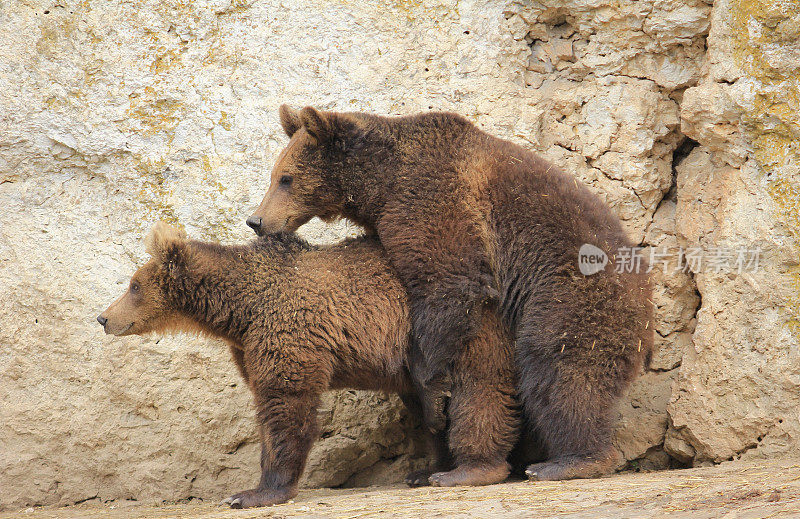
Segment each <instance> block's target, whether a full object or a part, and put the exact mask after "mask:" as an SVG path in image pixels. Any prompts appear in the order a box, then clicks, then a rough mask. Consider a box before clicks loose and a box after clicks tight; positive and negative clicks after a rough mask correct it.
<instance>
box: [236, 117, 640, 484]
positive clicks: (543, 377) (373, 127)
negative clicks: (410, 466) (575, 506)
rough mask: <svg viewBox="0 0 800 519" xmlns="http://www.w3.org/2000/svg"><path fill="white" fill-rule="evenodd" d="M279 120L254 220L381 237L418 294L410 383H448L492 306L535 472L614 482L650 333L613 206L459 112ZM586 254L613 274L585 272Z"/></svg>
mask: <svg viewBox="0 0 800 519" xmlns="http://www.w3.org/2000/svg"><path fill="white" fill-rule="evenodd" d="M280 118H281V124H282V125H283V128H284V130H285V131H286V133H287V135H289V137H291V139H290V141H289V145H288V146H287V148H286V149H285V150H284V151H283V152H282V153H281V155H280V156H279V158H278V161H277V163H276V164H275V166H274V169H273V172H272V180H271V184H270V187H269V190H268V191H267V193H266V195H265V196H264V200H263V201H262V203H261V205H260V207H259V208H258V210H257V211H256V212H255V214H254V215H253V216H251V217H250V218H248V221H247V223H248V225H250V226H251V227H252V228H253V229H254V230H255V231H256V232H257V233H259V234H263V233H265V232H273V231H280V230H283V231H294V230H295V229H297V228H298V227H299V226H300V225H302V224H303V223H305V222H307V221H308V220H309V219H310V218H312V217H313V216H319V217H321V218H322V219H324V220H330V219H333V218H336V217H346V218H349V219H350V220H352V221H354V222H356V223H358V224H360V225H362V226H364V227H365V228H366V229H367V231H368V232H370V233H376V234H377V235H378V237H379V238H380V241H381V243H382V244H383V246H384V247H385V249H386V253H387V255H388V257H389V260H390V262H391V264H392V265H393V266H394V268H395V269H396V271H397V273H398V274H399V276H400V279H401V280H402V282H403V284H404V285H405V288H406V289H407V290H408V294H409V298H410V302H411V316H412V323H413V330H414V334H415V339H416V340H417V341H418V344H419V348H420V350H421V352H422V354H423V355H422V359H423V362H419V363H415V364H414V365H413V366H412V368H413V369H412V375H413V376H414V377H415V379H416V380H417V381H418V382H419V383H422V384H425V383H427V382H430V381H432V380H433V381H436V380H438V379H439V378H440V377H441V376H442V374H446V373H447V372H448V370H449V369H450V365H451V364H452V363H453V360H454V359H456V358H458V356H459V355H460V354H461V353H462V352H463V351H464V350H465V348H467V349H468V348H469V344H470V343H471V341H473V340H475V337H476V334H477V332H478V330H480V329H481V322H482V316H483V315H485V313H487V312H491V311H493V310H492V308H494V307H495V306H494V305H495V304H496V305H497V307H498V312H499V313H500V315H501V316H502V318H503V320H504V323H505V324H506V325H507V326H508V327H509V329H510V331H511V335H512V337H513V340H514V342H515V347H516V356H517V360H516V363H517V366H518V370H519V385H518V392H519V395H520V398H521V400H522V404H523V408H524V409H523V410H524V418H525V421H526V424H527V433H528V436H529V437H530V438H532V439H533V440H534V441H535V445H536V447H537V448H538V449H539V450H540V451H543V458H544V459H545V460H546V461H545V462H543V463H537V464H534V465H531V466H529V467H528V469H527V473H528V475H529V476H530V477H531V478H536V479H565V478H578V477H593V476H597V475H600V474H603V473H607V472H610V471H612V470H613V469H614V468H615V467H616V465H617V464H618V463H619V455H618V454H617V452H616V451H615V450H614V449H613V448H612V447H611V444H610V434H611V423H610V416H611V413H612V407H613V405H614V403H615V402H616V400H617V399H618V398H619V397H620V396H621V394H622V393H623V391H624V390H625V388H626V387H627V386H628V385H629V383H630V382H631V380H632V379H633V378H634V377H635V376H636V374H637V372H638V371H639V369H640V368H641V366H642V363H643V362H644V361H645V360H647V359H649V356H650V353H651V350H652V344H653V337H652V329H651V327H650V321H651V319H652V308H651V304H650V303H649V298H650V294H651V288H650V284H649V279H648V276H647V274H646V273H645V271H644V270H643V269H639V270H635V269H633V271H630V272H628V271H625V269H623V271H621V272H618V271H617V269H615V268H614V255H615V254H616V253H617V251H618V250H620V249H623V248H627V249H628V250H630V247H631V243H630V242H629V240H628V238H627V237H626V235H625V233H624V231H623V230H622V227H621V225H620V222H619V220H618V219H617V218H616V217H615V216H614V215H613V214H612V212H611V210H610V209H609V208H608V207H607V206H606V205H605V204H604V203H603V202H602V201H601V200H600V199H599V198H598V197H597V196H595V195H594V194H592V193H591V192H590V191H589V190H588V189H587V188H585V187H584V186H583V185H581V184H579V183H578V182H577V181H576V180H575V179H574V178H572V177H570V176H567V175H566V174H565V173H563V172H561V171H560V170H559V169H558V168H556V167H554V166H553V165H551V164H549V163H547V162H546V161H544V160H543V159H541V158H539V157H537V156H536V155H534V154H533V153H530V152H528V151H526V150H525V149H523V148H521V147H519V146H517V145H515V144H512V143H510V142H508V141H504V140H501V139H498V138H495V137H493V136H491V135H489V134H487V133H485V132H483V131H481V130H479V129H478V128H476V127H475V126H474V125H473V124H471V123H470V122H469V121H467V120H466V119H464V118H462V117H460V116H458V115H455V114H450V113H426V114H420V115H414V116H407V117H396V118H387V117H380V116H375V115H368V114H360V113H334V112H322V111H318V110H316V109H314V108H311V107H306V108H304V109H303V110H301V111H295V110H292V109H291V108H288V107H286V106H282V107H281V110H280ZM583 244H591V245H594V246H595V247H599V248H600V249H602V250H603V251H604V252H605V254H607V255H608V256H609V257H610V258H611V264H610V265H608V266H606V268H605V269H603V270H601V271H600V272H597V273H594V274H593V275H583V274H581V273H580V272H579V268H578V251H579V249H580V248H581V246H582V245H583ZM480 382H481V383H488V381H480ZM455 391H457V388H454V395H455ZM482 434H486V433H485V432H484V431H479V430H476V431H475V432H474V435H475V436H476V437H479V436H480V435H482ZM499 447H501V446H499ZM504 454H505V453H503V452H499V451H498V452H496V453H489V455H488V456H487V457H486V458H485V459H478V460H476V459H459V458H458V456H456V462H457V464H458V466H459V467H458V468H457V469H456V470H454V471H452V472H451V473H447V474H445V475H443V476H442V475H439V476H438V477H437V478H436V479H435V481H434V480H432V482H433V483H435V484H440V485H460V484H473V483H474V482H476V481H477V482H482V483H487V482H492V481H491V479H492V478H491V476H489V475H487V476H486V477H483V478H481V477H479V476H478V475H477V473H476V471H480V470H481V467H492V466H495V464H496V462H495V461H494V460H497V459H502V458H503V457H504Z"/></svg>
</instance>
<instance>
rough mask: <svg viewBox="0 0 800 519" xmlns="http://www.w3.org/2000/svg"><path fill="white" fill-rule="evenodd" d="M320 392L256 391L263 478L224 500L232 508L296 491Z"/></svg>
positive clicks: (279, 498)
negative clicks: (263, 392) (255, 485)
mask: <svg viewBox="0 0 800 519" xmlns="http://www.w3.org/2000/svg"><path fill="white" fill-rule="evenodd" d="M318 405H319V395H317V394H314V393H311V394H305V393H291V394H287V393H278V392H270V393H267V394H261V395H257V397H256V406H257V408H258V414H257V417H258V422H259V429H260V433H261V480H260V481H259V483H258V486H257V487H256V488H253V489H251V490H245V491H244V492H239V493H238V494H234V495H232V496H231V497H229V498H227V499H225V500H224V501H223V503H226V504H228V505H230V507H231V508H250V507H254V506H269V505H275V504H280V503H285V502H286V501H288V500H290V499H292V498H293V497H294V496H296V495H297V483H298V481H299V479H300V475H301V474H302V473H303V468H305V464H306V460H307V458H308V452H309V450H311V446H312V444H313V443H314V440H315V439H316V437H317V420H316V418H317V416H316V414H317V406H318Z"/></svg>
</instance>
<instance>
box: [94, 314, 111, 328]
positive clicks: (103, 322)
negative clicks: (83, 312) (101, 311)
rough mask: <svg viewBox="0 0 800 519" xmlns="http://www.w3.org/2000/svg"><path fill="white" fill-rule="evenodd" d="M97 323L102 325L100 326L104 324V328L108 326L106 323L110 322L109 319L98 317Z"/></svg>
mask: <svg viewBox="0 0 800 519" xmlns="http://www.w3.org/2000/svg"><path fill="white" fill-rule="evenodd" d="M97 322H98V323H100V324H102V325H103V326H105V325H106V323H107V322H108V319H106V318H105V317H103V316H102V315H98V316H97Z"/></svg>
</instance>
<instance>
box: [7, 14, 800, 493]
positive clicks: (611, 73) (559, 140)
mask: <svg viewBox="0 0 800 519" xmlns="http://www.w3.org/2000/svg"><path fill="white" fill-rule="evenodd" d="M799 16H800V14H798V10H797V8H796V6H795V4H793V3H791V2H768V1H767V0H758V1H753V2H744V3H737V2H733V1H731V0H717V1H716V2H715V3H714V5H713V6H712V5H711V3H710V2H704V1H699V0H690V1H687V0H640V1H633V0H623V1H619V2H610V1H605V0H566V1H561V0H559V1H555V0H543V1H539V2H535V3H525V4H524V5H521V4H520V3H517V2H511V1H507V2H506V1H500V2H497V1H489V0H471V1H468V2H459V3H458V5H457V7H456V6H455V4H452V3H450V2H443V1H441V0H423V1H422V2H378V1H358V2H347V3H343V2H311V1H310V0H308V1H306V0H302V1H298V2H282V1H277V0H264V1H258V2H256V1H250V0H232V1H231V0H217V1H203V0H200V1H193V2H188V1H180V0H158V1H156V0H149V1H142V2H136V3H130V2H116V1H112V2H104V3H100V2H91V1H88V2H87V1H81V2H78V1H77V0H67V1H63V2H59V3H57V4H53V3H51V2H44V1H37V0H31V1H27V2H14V1H9V0H0V30H2V33H3V35H4V37H3V45H1V46H0V207H2V216H0V218H1V220H0V380H2V384H0V402H2V406H1V407H0V488H1V489H2V492H0V507H14V508H17V507H23V506H28V505H31V504H68V503H74V502H76V501H81V500H85V499H90V498H93V497H97V498H99V499H102V500H109V499H140V500H145V499H148V500H153V499H157V500H180V499H188V498H190V497H199V498H203V499H207V500H216V499H220V498H222V497H225V496H226V495H228V494H229V493H231V492H233V491H238V490H241V489H243V488H249V487H251V486H252V485H253V484H254V483H255V481H256V479H257V465H258V446H257V443H256V439H255V430H254V425H253V411H252V408H251V406H250V398H249V395H248V392H247V391H246V389H245V388H244V387H243V385H242V383H241V380H239V377H238V374H237V373H236V370H235V368H234V367H233V365H232V364H231V362H230V361H229V359H228V353H227V351H226V348H225V346H224V345H222V344H219V343H217V342H215V341H210V340H207V339H199V338H195V337H188V336H177V337H169V338H160V339H159V338H144V339H143V338H126V339H114V338H108V337H105V336H104V335H102V332H101V330H100V328H99V326H98V325H97V324H96V323H95V322H94V317H95V315H97V313H98V312H99V311H101V310H102V309H103V308H104V307H105V306H107V305H108V304H109V303H110V302H111V301H112V300H113V299H114V298H116V297H117V296H118V295H119V294H120V293H121V292H122V291H123V289H124V284H125V283H126V282H127V278H128V276H129V275H130V274H131V273H132V272H133V271H134V270H135V268H136V267H137V266H138V265H140V264H141V263H142V262H143V261H144V260H145V259H146V255H145V254H144V251H143V247H142V244H141V238H142V236H143V235H144V234H145V233H146V231H147V230H148V229H149V227H150V226H151V225H152V224H153V222H154V221H156V220H158V219H165V220H168V221H172V222H176V223H180V224H181V225H183V226H184V227H185V228H186V230H187V231H188V232H189V234H190V235H192V236H194V237H198V238H205V239H219V240H222V241H224V242H235V241H241V240H245V239H249V238H250V236H251V234H250V232H249V230H248V229H247V228H246V227H245V226H244V219H245V218H246V217H247V216H248V215H249V214H250V211H251V210H252V208H254V207H255V206H256V205H257V204H258V203H259V202H260V199H261V196H262V195H263V193H264V191H265V190H266V188H267V183H268V177H269V171H270V167H271V164H272V162H273V161H274V159H275V158H276V156H277V154H278V153H279V152H280V150H281V148H282V147H283V146H284V145H285V144H286V142H287V139H286V137H285V136H284V135H283V133H282V131H281V129H280V127H279V124H278V118H277V107H278V106H279V105H280V104H281V103H285V102H288V103H290V104H293V105H295V106H302V105H305V104H312V105H315V106H317V107H320V108H324V109H335V110H343V111H352V110H364V111H371V112H376V113H382V114H393V115H399V114H407V113H413V112H418V111H425V110H429V109H441V110H453V111H457V112H459V113H461V114H463V115H464V116H466V117H468V118H469V119H471V120H473V121H474V122H475V123H476V124H478V125H480V126H481V127H482V128H484V129H486V130H487V131H489V132H491V133H493V134H495V135H498V136H500V137H504V138H508V139H511V140H513V141H515V142H517V143H520V144H522V145H523V146H526V147H528V148H529V149H532V150H535V151H538V152H539V153H541V154H543V155H544V156H545V157H547V158H549V159H550V160H552V161H553V162H555V163H557V164H558V165H559V166H561V167H562V168H563V169H565V170H567V171H569V172H571V173H573V174H574V175H575V176H576V181H579V182H584V183H586V184H587V185H588V186H589V187H590V188H591V189H593V190H594V191H595V192H597V193H599V194H600V196H602V197H603V198H604V199H605V200H606V201H607V202H608V203H609V204H610V205H611V206H612V207H613V208H614V210H615V211H616V212H617V213H618V214H619V215H620V217H621V218H622V219H623V223H624V225H625V227H626V229H627V230H628V231H629V233H630V235H631V237H632V238H633V240H634V241H635V242H637V243H640V244H641V245H642V246H643V247H644V253H645V254H646V255H647V254H649V253H650V251H653V250H658V249H659V248H661V247H666V248H668V249H676V248H678V247H690V246H697V247H704V248H705V247H712V246H731V247H733V246H753V245H758V246H760V247H761V249H762V250H763V253H762V258H761V261H762V267H763V268H762V269H761V270H760V271H759V272H757V273H754V274H752V275H739V276H736V275H729V274H716V273H713V272H712V273H707V272H698V273H691V272H684V271H680V270H675V269H661V268H654V281H655V283H656V288H655V293H654V304H655V305H656V315H657V321H656V324H655V331H656V333H657V335H656V338H657V344H658V345H659V351H658V352H657V353H656V354H655V355H654V358H653V361H652V363H651V366H650V370H649V371H648V372H646V373H645V374H644V375H643V376H642V377H641V378H640V379H639V380H638V381H637V382H636V383H635V384H634V386H633V387H632V388H631V390H630V392H629V395H628V396H627V397H626V399H625V400H624V401H623V402H622V403H621V405H620V411H619V413H620V422H619V424H618V426H617V429H616V440H615V444H616V446H617V447H618V448H619V450H620V451H621V452H622V453H623V454H624V456H625V457H626V459H627V460H629V461H631V465H632V466H635V465H637V464H638V465H639V466H642V467H664V466H666V465H668V464H669V463H671V461H670V458H669V457H668V456H667V455H666V454H665V452H666V453H669V454H670V455H671V456H672V458H673V459H675V460H678V461H679V462H681V463H684V464H691V463H704V462H708V461H722V460H726V459H731V458H734V457H738V456H740V455H742V456H744V457H753V456H772V455H778V454H783V453H789V452H792V451H794V450H796V447H797V441H798V438H800V425H799V424H798V421H800V418H799V417H798V415H797V409H798V403H799V402H798V395H799V394H800V392H798V389H799V388H800V371H798V370H800V368H798V366H800V362H798V361H799V360H800V359H798V358H797V357H798V351H800V350H799V349H798V344H797V330H796V322H797V321H796V319H797V316H798V314H799V313H800V312H798V308H800V305H799V304H798V296H797V293H798V287H800V282H798V277H797V274H796V272H797V270H796V268H797V263H798V258H797V256H798V254H797V246H796V241H795V236H794V233H795V231H796V229H797V227H798V221H797V216H796V215H797V214H798V207H797V195H798V192H800V190H798V184H797V175H798V173H799V172H800V155H798V147H797V145H796V143H797V142H798V136H800V124H799V121H798V115H797V114H798V113H800V107H798V106H797V102H798V101H797V100H798V98H800V97H799V96H798V95H797V91H798V69H799V68H800V65H798V63H799V62H798V49H797V43H796V42H797V41H798V38H797V31H798V29H797V28H798V27H800V18H798V17H799ZM706 43H707V44H708V49H707V51H706ZM687 138H688V139H692V140H687ZM302 232H303V234H304V235H305V236H306V237H308V238H310V239H312V240H313V241H315V242H331V241H335V240H338V239H340V238H342V237H344V236H347V235H352V234H355V233H357V232H358V229H356V228H354V227H353V226H350V225H347V224H346V223H338V224H335V225H330V226H326V225H323V224H321V223H320V222H312V223H310V224H309V225H307V226H305V227H304V228H303V229H302ZM698 307H699V311H698ZM792 312H794V313H792ZM320 415H321V419H320V422H321V428H322V431H323V435H322V436H323V437H322V438H321V439H320V440H319V442H318V443H317V445H316V447H315V449H314V450H313V451H312V454H311V459H310V460H309V465H308V467H307V470H306V476H305V479H304V484H305V485H309V486H319V485H368V484H372V483H385V482H390V481H398V480H399V479H400V478H401V476H402V474H403V473H404V472H405V471H406V470H407V469H408V468H410V467H412V466H418V465H419V464H420V463H421V461H422V460H421V456H422V451H423V448H422V446H421V445H420V443H419V441H418V440H419V435H418V434H417V431H416V429H415V428H416V423H415V421H414V420H413V419H412V417H409V416H408V415H407V413H406V412H405V411H404V410H403V409H402V407H401V406H400V404H399V402H398V401H397V399H396V398H394V397H388V398H387V397H384V396H379V395H372V394H366V393H354V392H348V391H345V392H339V393H335V394H331V395H329V396H328V397H327V398H326V399H325V402H324V405H323V409H322V410H321V412H320Z"/></svg>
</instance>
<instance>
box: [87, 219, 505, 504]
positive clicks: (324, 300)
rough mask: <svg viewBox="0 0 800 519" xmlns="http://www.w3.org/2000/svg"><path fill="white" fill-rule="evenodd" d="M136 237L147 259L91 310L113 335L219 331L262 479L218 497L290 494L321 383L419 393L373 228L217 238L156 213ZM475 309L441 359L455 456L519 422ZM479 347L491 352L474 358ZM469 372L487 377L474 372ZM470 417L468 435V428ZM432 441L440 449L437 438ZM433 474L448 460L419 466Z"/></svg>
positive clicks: (487, 326)
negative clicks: (225, 242) (462, 339)
mask: <svg viewBox="0 0 800 519" xmlns="http://www.w3.org/2000/svg"><path fill="white" fill-rule="evenodd" d="M147 242H148V251H149V252H150V254H151V255H152V256H153V258H152V259H151V260H150V261H149V262H148V263H147V264H145V265H144V266H143V267H141V268H140V269H139V270H138V271H137V272H136V273H135V274H134V276H133V278H132V279H131V282H130V286H129V289H128V291H127V292H126V293H125V294H124V295H123V296H122V297H121V298H120V299H118V300H117V301H116V302H114V303H113V304H112V305H111V306H110V307H109V308H108V310H106V311H105V312H103V313H102V314H101V315H100V316H99V317H98V321H100V323H101V324H102V325H103V326H104V328H105V330H106V332H107V333H112V334H115V335H130V334H143V333H147V332H151V331H164V330H172V329H177V330H187V329H188V330H199V331H202V332H204V333H206V334H209V335H213V336H216V337H221V338H223V339H225V340H226V341H228V343H229V344H230V347H231V352H232V354H233V358H234V360H235V361H236V363H237V365H238V367H239V370H240V372H241V374H242V376H243V377H244V379H245V380H246V381H247V383H248V385H249V387H250V389H251V391H252V393H253V397H254V399H255V403H256V408H257V421H258V424H259V426H260V433H261V442H262V454H261V468H262V475H261V481H260V482H259V484H258V486H257V487H256V488H254V489H252V490H247V491H245V492H241V493H238V494H235V495H233V496H231V497H230V498H229V499H228V500H227V502H228V503H230V504H231V506H233V507H237V508H238V507H251V506H262V505H269V504H275V503H280V502H284V501H286V500H288V499H290V498H292V497H293V496H294V495H296V493H297V482H298V479H299V478H300V475H301V473H302V471H303V467H304V465H305V462H306V458H307V455H308V452H309V449H310V448H311V445H312V443H313V442H314V440H315V439H316V437H317V426H316V410H317V406H318V404H319V400H320V395H321V394H322V393H323V392H324V391H325V390H327V389H331V388H354V389H373V390H383V391H393V392H397V393H400V395H401V396H402V398H403V400H404V401H405V402H408V404H409V405H410V406H411V407H418V406H419V404H418V402H416V397H415V393H414V389H413V385H412V383H411V381H410V379H409V377H408V351H409V340H410V330H411V323H410V318H409V310H408V302H407V296H406V291H405V290H404V289H403V287H402V284H401V283H400V281H399V280H398V279H397V277H396V275H395V274H394V273H393V270H392V269H391V268H390V266H389V263H388V261H387V259H386V257H385V255H384V252H383V248H382V247H380V244H379V243H378V241H377V240H375V239H374V238H373V239H369V238H362V239H356V240H350V241H347V242H345V243H342V244H340V245H336V246H330V247H319V248H317V247H311V246H309V245H308V244H307V243H305V242H304V241H302V240H300V239H299V238H297V237H295V236H293V235H286V234H277V235H269V236H265V237H263V238H261V239H259V240H256V241H254V242H252V243H250V244H248V245H243V246H221V245H217V244H212V243H203V242H199V241H191V240H187V239H186V238H185V236H184V235H183V234H181V233H179V232H178V231H177V230H175V229H174V228H172V227H169V226H167V225H166V224H159V225H158V226H156V227H155V228H154V230H153V231H152V232H151V234H150V235H149V237H148V240H147ZM483 319H484V321H483V323H482V324H481V325H480V328H479V332H478V335H477V339H476V340H475V341H472V342H471V343H470V347H471V349H469V350H467V351H465V353H464V355H462V356H461V357H460V358H458V359H456V362H455V369H454V370H453V387H454V388H457V391H456V393H455V395H454V397H453V398H452V400H451V401H450V404H449V413H450V415H451V416H452V419H451V426H450V429H449V435H448V438H447V441H449V443H450V444H451V445H452V446H453V447H452V448H453V454H454V456H456V457H457V458H458V459H464V460H480V461H483V460H486V459H487V453H494V452H496V451H498V450H501V451H505V450H507V449H508V448H510V446H511V445H512V444H513V443H514V441H515V439H516V432H517V429H518V422H517V418H516V414H515V401H514V397H513V394H514V384H515V380H514V368H513V358H512V356H513V352H512V350H511V348H510V346H509V341H508V338H507V336H506V335H505V331H504V327H503V325H502V324H501V320H500V319H499V318H498V317H497V314H496V313H495V312H487V313H486V314H485V316H484V318H483ZM481 358H486V359H491V361H490V362H485V363H484V362H477V363H476V359H481ZM476 377H481V378H483V379H486V380H488V381H490V384H476V383H475V379H476ZM498 417H499V418H498ZM476 430H479V431H482V434H481V435H480V436H479V437H473V436H472V434H471V433H472V431H476ZM439 452H440V456H441V457H442V458H444V457H446V456H447V452H446V448H444V447H439ZM440 461H442V462H444V461H445V460H444V459H441V460H440ZM470 468H471V469H472V470H471V472H470V471H468V474H467V476H468V477H471V478H472V479H473V480H474V481H475V483H476V484H480V483H483V480H482V479H481V478H483V477H484V470H483V467H478V468H476V467H470V466H467V467H466V469H470ZM492 470H494V471H495V472H498V471H499V472H503V474H502V477H503V478H504V477H505V476H506V474H507V473H508V468H507V465H506V462H505V460H503V459H500V460H495V463H494V466H493V467H492ZM442 474H445V475H446V474H448V473H441V474H438V475H437V474H434V475H433V476H431V478H432V480H433V481H434V482H436V478H438V477H445V476H443V475H442ZM428 475H429V473H414V474H411V475H410V476H409V478H408V482H409V484H426V483H427V479H428Z"/></svg>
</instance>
